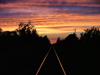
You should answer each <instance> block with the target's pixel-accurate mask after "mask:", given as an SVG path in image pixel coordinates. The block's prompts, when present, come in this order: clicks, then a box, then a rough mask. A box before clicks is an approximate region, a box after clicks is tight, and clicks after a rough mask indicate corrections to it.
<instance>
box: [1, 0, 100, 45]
mask: <svg viewBox="0 0 100 75" xmlns="http://www.w3.org/2000/svg"><path fill="white" fill-rule="evenodd" d="M29 20H31V22H32V23H31V24H32V25H34V26H35V27H34V28H36V30H37V32H38V34H39V35H41V36H44V35H47V36H48V38H49V39H50V41H51V43H54V42H56V39H57V38H58V37H61V39H64V38H65V37H67V35H68V34H71V33H73V32H74V29H76V33H77V36H79V34H80V33H81V32H83V31H84V29H87V28H91V27H93V26H96V27H100V0H0V28H2V29H3V31H8V30H10V31H12V30H15V29H16V28H18V25H19V23H20V22H24V23H27V22H28V21H29Z"/></svg>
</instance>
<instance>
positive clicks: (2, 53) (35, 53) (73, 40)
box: [0, 22, 100, 75]
mask: <svg viewBox="0 0 100 75" xmlns="http://www.w3.org/2000/svg"><path fill="white" fill-rule="evenodd" d="M80 35H81V36H80V39H78V37H77V36H76V33H73V34H70V35H68V36H67V37H66V38H65V39H64V40H60V37H59V38H58V39H57V43H55V44H53V47H54V48H55V50H56V51H57V54H58V56H59V58H60V60H61V62H62V65H63V67H64V69H65V71H66V73H67V75H99V70H100V66H99V60H100V55H99V54H100V30H99V28H96V27H92V28H90V29H86V30H85V32H84V33H81V34H80ZM50 46H51V44H50V41H49V40H48V38H47V36H45V37H41V36H39V35H38V33H37V31H36V29H34V26H31V25H30V22H28V24H23V23H22V22H21V23H20V24H19V27H18V29H16V30H15V31H2V29H0V57H1V60H0V65H1V69H2V70H1V72H0V73H1V74H0V75H31V74H32V75H35V73H36V71H37V70H38V68H39V66H40V64H41V62H42V60H43V59H44V57H45V55H46V53H47V52H48V50H49V48H50ZM49 59H50V60H49ZM50 63H51V64H50ZM52 63H54V65H53V64H52ZM56 63H57V64H56ZM52 65H53V66H55V67H52ZM58 66H59V67H58ZM47 67H48V69H49V70H47ZM49 67H50V68H49ZM51 67H52V68H51ZM59 68H60V65H59V64H58V61H57V59H56V56H55V54H54V51H53V49H51V52H50V53H49V55H48V57H47V59H46V61H45V63H44V65H43V68H42V70H40V73H42V74H44V75H45V74H48V75H55V73H54V72H55V71H56V72H58V74H59V75H60V73H59V72H61V68H60V70H59ZM45 69H46V70H45ZM53 70H55V71H53ZM57 70H58V71H57ZM42 71H43V72H45V71H47V72H53V73H43V72H42ZM61 73H62V72H61ZM39 75H41V74H39ZM61 75H62V74H61Z"/></svg>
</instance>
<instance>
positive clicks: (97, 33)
mask: <svg viewBox="0 0 100 75" xmlns="http://www.w3.org/2000/svg"><path fill="white" fill-rule="evenodd" d="M84 31H85V32H84V33H81V34H80V35H81V37H80V40H82V41H93V40H98V39H99V38H100V29H99V28H96V27H92V28H90V29H85V30H84Z"/></svg>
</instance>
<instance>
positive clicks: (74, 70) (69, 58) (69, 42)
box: [54, 27, 100, 75]
mask: <svg viewBox="0 0 100 75" xmlns="http://www.w3.org/2000/svg"><path fill="white" fill-rule="evenodd" d="M80 35H81V36H80V39H78V37H77V36H76V34H75V33H73V34H70V35H68V37H66V38H65V39H64V40H62V41H61V40H60V38H58V40H57V43H56V44H55V45H54V47H55V49H56V51H57V53H58V55H59V58H60V60H61V62H62V64H63V66H64V68H65V70H66V72H67V75H99V74H100V62H99V61H100V29H99V28H96V27H92V28H90V29H86V30H85V32H84V33H81V34H80Z"/></svg>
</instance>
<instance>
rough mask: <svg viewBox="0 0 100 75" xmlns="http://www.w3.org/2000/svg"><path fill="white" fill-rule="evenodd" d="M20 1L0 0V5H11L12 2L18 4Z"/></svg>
mask: <svg viewBox="0 0 100 75" xmlns="http://www.w3.org/2000/svg"><path fill="white" fill-rule="evenodd" d="M18 1H20V0H0V4H6V3H12V2H18Z"/></svg>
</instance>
